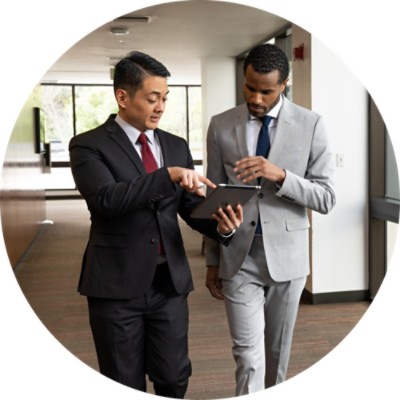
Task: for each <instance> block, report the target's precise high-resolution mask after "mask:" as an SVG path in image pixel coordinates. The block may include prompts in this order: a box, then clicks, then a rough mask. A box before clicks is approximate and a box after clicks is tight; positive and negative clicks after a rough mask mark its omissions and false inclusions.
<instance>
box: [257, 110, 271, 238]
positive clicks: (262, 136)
mask: <svg viewBox="0 0 400 400" xmlns="http://www.w3.org/2000/svg"><path fill="white" fill-rule="evenodd" d="M271 119H272V117H271V116H269V115H264V117H263V118H262V125H261V129H260V133H259V134H258V140H257V149H256V156H263V157H265V158H268V153H269V148H270V147H271V144H270V141H269V129H268V126H269V123H270V121H271ZM260 181H261V179H260V178H258V183H260ZM261 234H262V230H261V224H260V218H259V219H258V223H257V227H256V235H261Z"/></svg>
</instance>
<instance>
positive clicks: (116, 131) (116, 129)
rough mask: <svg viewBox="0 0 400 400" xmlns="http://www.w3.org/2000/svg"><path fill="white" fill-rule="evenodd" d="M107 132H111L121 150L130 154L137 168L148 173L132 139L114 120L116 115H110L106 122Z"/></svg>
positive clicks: (143, 172)
mask: <svg viewBox="0 0 400 400" xmlns="http://www.w3.org/2000/svg"><path fill="white" fill-rule="evenodd" d="M106 129H107V132H108V133H109V134H110V137H111V138H112V139H113V140H114V141H115V142H116V143H117V144H118V146H119V147H120V148H121V150H122V151H123V152H124V153H126V154H127V155H128V157H129V158H130V159H131V160H132V162H133V164H135V166H136V168H137V169H138V170H139V172H140V173H141V174H142V175H145V174H146V170H145V169H144V166H143V162H142V159H141V158H140V156H139V154H138V153H137V151H136V149H135V148H134V147H133V145H132V143H131V141H130V140H129V138H128V136H127V135H126V133H125V132H124V131H123V129H122V128H121V127H120V126H119V125H118V124H117V123H116V122H115V121H114V117H113V116H110V118H109V119H108V120H107V122H106Z"/></svg>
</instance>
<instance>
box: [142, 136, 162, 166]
mask: <svg viewBox="0 0 400 400" xmlns="http://www.w3.org/2000/svg"><path fill="white" fill-rule="evenodd" d="M138 142H139V143H140V146H141V149H140V151H141V153H142V161H143V165H144V169H145V170H146V172H147V173H150V172H153V171H155V170H156V169H158V165H157V162H156V159H155V158H154V155H153V153H152V151H151V149H150V146H149V144H148V143H147V136H146V134H145V133H144V132H141V133H140V135H139V138H138Z"/></svg>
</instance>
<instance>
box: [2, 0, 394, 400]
mask: <svg viewBox="0 0 400 400" xmlns="http://www.w3.org/2000/svg"><path fill="white" fill-rule="evenodd" d="M232 2H236V3H239V4H244V5H248V6H254V7H258V8H260V9H263V10H265V11H269V12H272V13H274V14H276V15H279V16H281V17H283V18H285V19H288V20H290V21H292V22H293V23H295V24H297V25H299V26H301V27H302V28H304V29H305V30H308V31H309V32H310V33H311V34H313V35H315V36H316V37H318V39H319V40H320V41H321V42H323V43H324V44H325V45H327V46H328V47H330V48H331V49H332V51H334V53H335V54H336V55H338V56H339V57H340V58H341V59H342V60H344V61H345V63H346V64H347V65H348V66H349V68H350V69H351V70H352V71H353V72H354V73H355V74H356V76H357V77H358V78H359V79H360V81H361V82H362V83H363V84H364V86H365V87H366V89H367V90H368V91H369V92H370V93H371V95H372V97H373V98H374V100H375V102H376V104H377V105H378V108H379V109H380V111H381V113H382V115H383V118H384V120H385V123H386V125H387V127H388V131H389V133H390V134H391V138H392V141H393V145H394V147H395V153H396V157H397V159H399V134H398V132H399V122H398V114H399V111H398V108H399V106H398V104H399V101H398V94H399V93H400V79H399V69H398V66H399V65H400V63H399V57H400V54H399V53H400V52H399V50H398V47H397V46H398V41H399V39H400V34H399V32H398V29H399V21H398V12H397V7H396V5H397V4H396V2H395V1H393V0H381V1H379V2H375V1H369V0H364V1H363V2H362V1H355V0H354V1H352V0H346V1H344V0H335V1H333V0H325V1H321V0H305V1H300V0H280V1H276V0H263V1H251V0H248V1H245V0H242V1H232ZM158 3H166V1H150V0H148V1H145V0H144V1H140V0H135V1H132V0H130V1H127V0H113V1H112V2H111V1H110V2H107V4H104V5H103V3H102V2H101V1H98V0H96V1H95V0H79V1H76V0H70V1H64V2H61V1H54V0H52V1H50V0H35V1H32V0H13V1H12V2H11V1H7V0H5V1H3V2H1V4H0V15H1V24H0V49H1V51H2V55H1V63H0V72H1V74H0V76H1V90H0V106H1V108H0V110H1V111H0V112H1V118H0V154H1V158H0V161H1V162H2V161H3V159H4V153H5V149H6V146H7V143H8V140H9V137H10V133H11V131H12V128H13V125H14V123H15V121H16V118H17V116H18V114H19V112H20V110H21V108H22V106H23V104H24V103H25V101H26V99H27V97H28V96H29V94H30V93H31V91H32V89H33V88H34V86H35V85H36V84H37V82H39V80H40V78H41V77H42V75H44V73H45V72H46V71H47V69H49V67H50V66H51V65H52V64H53V63H54V62H55V61H56V60H57V59H58V58H59V57H60V56H61V55H62V54H63V53H64V52H65V51H66V50H67V49H68V48H69V47H71V46H73V45H74V44H75V43H76V42H77V41H78V40H80V39H81V38H82V37H83V36H85V35H87V34H88V33H89V32H90V31H92V30H94V29H96V28H98V27H99V26H101V25H103V24H104V23H106V22H108V21H110V20H111V19H113V18H115V17H117V16H119V15H122V14H125V13H128V12H131V11H134V10H136V9H139V8H143V7H148V6H151V5H154V4H158ZM24 27H31V28H32V30H33V34H32V35H31V36H30V37H29V38H28V40H29V42H24V40H25V38H23V35H22V32H21V29H23V28H24ZM238 28H240V27H238ZM396 39H397V40H396ZM327 95H329V94H327ZM342 95H343V96H344V97H345V96H346V93H343V94H342ZM398 242H399V241H398V240H397V246H396V249H395V255H394V257H393V261H392V266H391V268H390V271H389V273H388V275H387V277H386V279H385V281H384V283H383V286H382V288H381V290H380V292H379V293H378V296H377V297H376V299H375V301H374V302H373V304H372V305H371V307H370V309H369V310H368V312H367V313H366V314H365V316H364V317H363V318H362V320H361V321H360V322H359V324H357V326H356V328H355V329H353V331H352V332H351V333H350V334H349V335H348V336H347V337H346V339H345V340H344V341H343V342H342V343H341V344H340V345H339V346H337V348H336V349H335V350H333V351H332V352H331V353H329V354H328V356H326V357H325V358H324V359H323V360H321V361H320V362H318V363H317V364H316V365H315V366H313V367H311V368H309V369H308V370H306V371H305V372H303V373H302V374H300V375H298V376H297V377H295V378H292V379H290V380H288V381H287V382H285V383H284V384H282V385H279V386H277V387H275V388H273V389H270V390H268V391H267V393H259V394H256V395H252V396H250V397H251V398H254V399H258V398H260V399H261V398H264V397H265V396H267V397H268V399H270V400H273V399H288V398H289V397H294V396H297V397H300V398H307V400H312V399H315V400H317V399H318V400H320V399H321V398H324V399H331V398H332V399H334V398H335V399H337V398H345V399H349V398H353V396H354V398H362V399H364V400H366V399H376V398H382V396H383V393H390V398H393V399H394V398H400V385H399V377H400V375H399V368H398V362H399V359H400V311H399V303H400V292H399V290H398V288H399V283H398V282H400V279H399V278H400V277H399V275H400V271H399V266H400V262H399V245H398ZM0 256H1V263H0V318H1V319H0V374H1V375H0V382H1V384H0V398H3V399H7V400H9V399H23V398H40V399H42V400H46V399H52V400H54V399H67V398H78V399H81V398H96V399H99V400H101V399H107V400H108V399H109V398H110V397H111V396H112V397H113V398H118V400H124V399H128V398H129V399H131V398H132V397H133V396H132V394H134V397H135V398H138V397H141V398H142V397H143V398H148V395H145V394H141V393H138V392H133V391H132V390H131V389H128V388H125V387H123V386H121V385H118V384H116V383H114V382H112V381H109V380H107V379H105V378H103V377H101V376H100V375H99V374H98V373H96V372H95V371H93V370H92V369H91V368H89V367H87V366H86V365H85V364H83V363H81V362H80V361H79V360H77V359H76V358H75V357H74V356H73V355H71V354H70V353H69V352H68V351H66V350H65V348H64V347H63V346H61V345H60V344H59V343H58V342H57V341H56V340H55V339H54V337H53V336H52V335H51V334H50V333H49V332H48V331H47V329H46V328H45V327H44V326H43V325H42V324H41V322H40V321H39V320H38V319H37V317H36V315H35V314H34V313H33V312H32V310H31V308H30V306H29V304H28V303H27V302H26V300H25V297H24V296H23V294H22V293H21V290H20V288H19V286H18V284H17V283H16V281H15V278H14V275H13V273H12V269H11V267H10V264H9V261H8V258H7V256H6V252H5V248H4V243H3V241H1V243H0ZM385 398H389V397H385Z"/></svg>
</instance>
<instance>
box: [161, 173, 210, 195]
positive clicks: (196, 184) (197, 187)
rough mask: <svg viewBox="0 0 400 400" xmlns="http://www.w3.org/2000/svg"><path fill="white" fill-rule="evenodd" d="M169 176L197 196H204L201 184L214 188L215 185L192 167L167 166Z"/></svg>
mask: <svg viewBox="0 0 400 400" xmlns="http://www.w3.org/2000/svg"><path fill="white" fill-rule="evenodd" d="M167 169H168V172H169V176H170V178H171V181H172V182H175V183H179V185H180V186H181V187H182V188H183V189H185V190H187V191H188V192H191V193H195V194H197V195H198V196H204V195H205V193H204V191H203V190H202V189H201V188H202V187H203V185H207V186H209V187H210V188H211V189H215V188H216V187H217V185H216V184H215V183H213V182H211V181H210V180H209V179H208V178H206V177H205V176H203V175H200V174H199V173H198V172H197V171H195V170H194V169H189V168H182V167H168V168H167Z"/></svg>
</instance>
